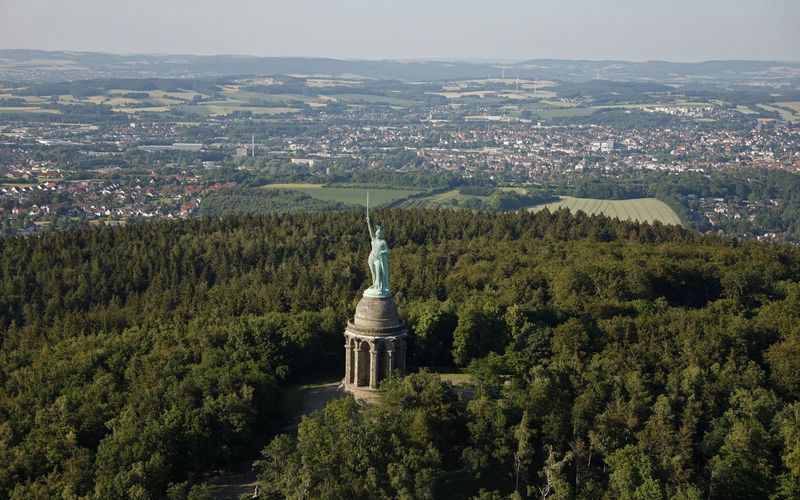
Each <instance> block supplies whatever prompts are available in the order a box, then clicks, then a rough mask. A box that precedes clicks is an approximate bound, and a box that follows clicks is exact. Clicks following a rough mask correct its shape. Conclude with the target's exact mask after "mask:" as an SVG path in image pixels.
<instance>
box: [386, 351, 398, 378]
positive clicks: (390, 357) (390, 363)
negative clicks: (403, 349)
mask: <svg viewBox="0 0 800 500" xmlns="http://www.w3.org/2000/svg"><path fill="white" fill-rule="evenodd" d="M395 345H396V344H392V347H391V348H390V349H387V350H386V375H391V374H392V372H393V371H394V369H395V363H397V356H395Z"/></svg>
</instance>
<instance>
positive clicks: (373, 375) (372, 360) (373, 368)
mask: <svg viewBox="0 0 800 500" xmlns="http://www.w3.org/2000/svg"><path fill="white" fill-rule="evenodd" d="M378 379H379V375H378V346H377V344H375V343H372V344H370V349H369V386H370V387H371V388H372V389H377V388H378Z"/></svg>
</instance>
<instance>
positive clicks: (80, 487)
mask: <svg viewBox="0 0 800 500" xmlns="http://www.w3.org/2000/svg"><path fill="white" fill-rule="evenodd" d="M373 219H374V220H375V221H376V222H379V223H380V224H382V225H383V227H384V228H385V231H386V238H387V241H388V242H389V245H390V247H391V249H392V253H391V255H390V265H391V266H392V289H393V292H394V295H395V298H396V300H397V302H398V305H399V307H400V311H401V314H402V316H403V317H404V318H405V319H406V320H407V321H408V323H409V325H410V327H411V329H412V338H413V343H414V344H413V346H412V349H411V351H410V352H409V356H410V358H409V365H410V366H419V367H421V368H420V370H419V372H418V373H414V374H411V375H409V376H407V377H405V378H401V377H395V378H392V379H389V380H388V381H387V382H385V383H384V384H383V386H382V388H381V391H382V404H380V405H378V406H374V407H367V408H362V407H360V406H358V405H357V404H356V403H355V402H354V401H353V400H352V399H350V398H341V399H337V400H334V401H333V402H331V403H330V404H329V405H328V406H327V407H326V408H325V409H324V410H322V411H320V412H318V413H316V414H313V415H311V416H310V417H306V418H304V419H303V421H302V423H301V424H300V427H299V429H298V434H297V436H296V437H293V436H290V435H286V434H279V422H281V419H282V418H284V417H285V415H280V410H279V407H278V406H277V405H276V401H277V400H278V398H279V396H280V394H281V391H282V390H283V388H284V387H285V386H286V384H287V383H288V382H291V381H292V380H293V379H294V378H295V377H298V376H300V375H303V374H308V373H310V372H314V371H330V370H333V371H336V370H338V369H340V367H341V365H342V363H343V360H342V358H343V353H342V337H341V335H342V331H343V327H344V325H345V322H346V320H347V318H348V316H350V315H352V313H353V310H354V307H355V304H356V302H357V300H358V297H359V292H360V290H363V289H364V288H365V287H366V285H367V281H368V277H367V266H366V258H367V254H368V250H369V238H368V236H367V235H366V230H365V229H364V227H363V225H364V223H363V213H361V212H356V211H326V212H314V213H311V212H294V213H273V214H264V215H228V216H223V217H204V218H201V219H195V220H183V221H170V222H166V221H165V222H154V223H146V224H144V223H143V224H131V225H128V226H126V227H94V228H86V229H81V230H67V231H63V232H57V233H50V234H41V235H37V236H35V237H29V238H22V237H16V238H0V287H1V288H0V328H2V337H0V342H2V343H1V344H0V498H50V497H93V498H94V497H96V498H185V497H187V496H189V497H194V498H201V497H202V492H203V488H202V483H203V480H204V477H205V476H206V474H208V473H209V472H211V471H215V470H220V469H224V468H226V467H230V466H233V465H235V464H238V463H240V462H241V461H242V460H246V459H250V458H252V457H254V456H256V455H257V454H258V453H259V450H261V457H262V458H261V461H260V463H259V470H260V476H259V480H260V489H261V492H262V496H263V497H265V498H284V497H286V498H331V499H333V498H470V497H474V498H485V499H494V498H600V497H602V498H685V499H691V498H697V499H699V498H719V499H725V498H797V497H798V495H800V402H799V401H798V397H800V374H799V373H798V370H797V367H798V366H800V326H799V325H800V282H798V281H799V280H798V277H800V249H798V248H797V247H795V246H789V245H773V244H766V243H755V242H738V241H735V240H732V239H727V238H722V237H719V236H703V235H700V234H697V233H694V232H691V231H689V230H686V229H682V228H680V227H675V226H664V225H661V224H658V223H656V224H653V225H648V224H639V223H634V222H627V221H623V222H620V221H618V220H612V219H608V218H605V217H602V216H586V215H584V214H570V213H568V212H566V211H557V212H554V213H551V212H549V211H546V210H544V211H540V212H537V213H525V212H498V213H490V212H470V211H466V210H462V211H456V210H447V209H438V210H434V209H385V210H376V211H375V213H374V214H373ZM441 366H456V367H462V368H464V369H466V370H467V371H468V373H469V374H470V375H471V381H470V382H469V383H468V384H466V385H463V386H458V387H454V386H452V385H451V384H450V383H448V382H445V381H442V380H441V379H440V378H439V377H438V376H437V375H435V374H433V373H430V372H429V371H428V370H426V369H424V367H441Z"/></svg>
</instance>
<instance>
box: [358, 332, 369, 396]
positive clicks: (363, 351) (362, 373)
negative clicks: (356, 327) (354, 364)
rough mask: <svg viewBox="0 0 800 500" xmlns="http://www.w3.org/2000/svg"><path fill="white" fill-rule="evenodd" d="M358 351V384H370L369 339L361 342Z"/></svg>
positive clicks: (359, 385)
mask: <svg viewBox="0 0 800 500" xmlns="http://www.w3.org/2000/svg"><path fill="white" fill-rule="evenodd" d="M356 352H357V353H358V373H357V374H356V386H357V387H362V386H366V385H369V372H370V364H369V361H370V360H369V343H368V342H367V341H363V342H361V344H360V345H359V346H358V349H357V350H356Z"/></svg>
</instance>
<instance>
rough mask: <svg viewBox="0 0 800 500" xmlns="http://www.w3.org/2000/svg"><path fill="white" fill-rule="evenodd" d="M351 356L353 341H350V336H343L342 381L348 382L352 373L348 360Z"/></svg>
mask: <svg viewBox="0 0 800 500" xmlns="http://www.w3.org/2000/svg"><path fill="white" fill-rule="evenodd" d="M352 358H353V343H352V342H351V341H350V337H347V336H345V338H344V383H345V384H349V383H350V381H351V380H353V378H352V373H351V372H350V362H351V361H350V360H351V359H352Z"/></svg>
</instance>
